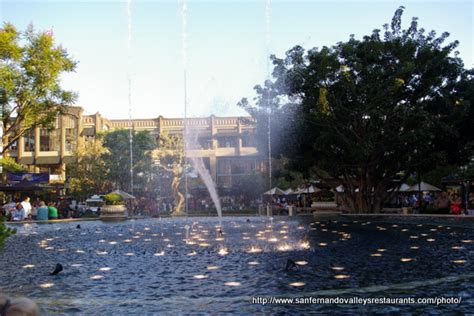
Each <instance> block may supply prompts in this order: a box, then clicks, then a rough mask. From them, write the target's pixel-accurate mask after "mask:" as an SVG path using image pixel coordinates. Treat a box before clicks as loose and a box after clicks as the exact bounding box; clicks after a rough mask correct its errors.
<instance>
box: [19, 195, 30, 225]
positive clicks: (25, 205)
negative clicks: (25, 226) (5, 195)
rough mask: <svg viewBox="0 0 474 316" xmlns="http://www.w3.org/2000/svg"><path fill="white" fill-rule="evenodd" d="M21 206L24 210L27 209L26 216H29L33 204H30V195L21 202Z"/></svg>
mask: <svg viewBox="0 0 474 316" xmlns="http://www.w3.org/2000/svg"><path fill="white" fill-rule="evenodd" d="M21 206H22V207H23V210H24V211H25V218H24V219H27V218H28V215H29V214H30V213H31V204H30V197H28V196H27V197H25V199H24V200H23V202H21Z"/></svg>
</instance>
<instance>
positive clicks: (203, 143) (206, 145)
mask: <svg viewBox="0 0 474 316" xmlns="http://www.w3.org/2000/svg"><path fill="white" fill-rule="evenodd" d="M198 141H199V146H200V147H201V149H212V139H211V138H209V137H199V140H198Z"/></svg>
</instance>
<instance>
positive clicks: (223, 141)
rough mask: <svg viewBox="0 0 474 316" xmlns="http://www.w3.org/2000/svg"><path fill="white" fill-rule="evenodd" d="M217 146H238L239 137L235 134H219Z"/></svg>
mask: <svg viewBox="0 0 474 316" xmlns="http://www.w3.org/2000/svg"><path fill="white" fill-rule="evenodd" d="M217 146H218V147H219V148H232V147H233V148H235V147H237V137H235V136H219V137H217Z"/></svg>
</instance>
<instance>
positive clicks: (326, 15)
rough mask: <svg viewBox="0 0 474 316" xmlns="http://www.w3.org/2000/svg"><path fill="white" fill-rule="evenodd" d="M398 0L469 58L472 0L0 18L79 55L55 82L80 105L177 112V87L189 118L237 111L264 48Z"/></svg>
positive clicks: (88, 11) (2, 10) (313, 38)
mask: <svg viewBox="0 0 474 316" xmlns="http://www.w3.org/2000/svg"><path fill="white" fill-rule="evenodd" d="M400 5H403V6H405V8H406V9H405V12H404V15H403V19H402V21H403V23H402V24H403V26H407V25H408V24H409V23H410V21H411V18H412V17H413V16H416V17H418V18H419V20H418V22H419V27H423V28H425V29H426V30H432V29H434V30H436V31H437V32H438V34H441V33H442V32H444V31H447V32H449V33H450V34H451V36H450V38H449V39H450V40H459V41H460V46H459V48H458V50H459V52H460V57H461V58H462V59H463V60H464V64H465V67H466V68H472V67H474V64H473V63H474V61H473V59H474V58H473V55H474V53H473V39H474V36H473V35H474V23H473V15H474V4H473V1H472V0H464V1H462V0H461V1H460V0H454V1H439V0H438V1H424V0H412V1H403V2H397V1H391V0H378V1H375V0H372V1H349V0H346V1H338V0H333V1H317V0H313V1H309V0H307V1H298V0H296V1H290V0H286V1H277V0H273V1H270V0H259V1H251V0H245V1H244V0H233V1H228V0H220V1H218V0H214V1H211V0H208V1H202V0H201V1H198V0H195V1H193V0H187V1H186V8H187V10H186V14H185V18H184V20H183V14H182V12H183V10H182V8H183V1H182V0H181V1H180V0H176V1H168V0H161V1H160V0H141V1H139V0H130V12H131V15H130V16H129V15H128V14H127V12H128V11H127V0H122V1H112V0H109V1H106V0H102V1H78V0H75V1H71V0H56V1H49V0H0V18H1V20H2V21H3V22H11V23H13V24H14V25H15V26H16V27H17V28H18V29H19V30H25V29H26V27H27V26H28V24H30V23H32V24H33V26H34V27H35V29H36V30H38V31H46V30H50V29H52V30H53V34H54V37H55V42H56V43H57V44H61V45H62V46H63V47H65V48H66V49H67V51H68V53H69V55H70V56H72V58H73V59H75V60H76V61H78V66H77V69H76V71H75V72H74V73H68V74H65V75H63V76H62V78H61V82H62V86H63V87H64V88H65V89H67V90H72V91H75V92H77V93H78V95H79V97H78V101H77V103H76V105H78V106H81V107H83V108H84V109H85V113H86V114H93V113H96V112H100V113H101V114H102V115H103V116H105V117H107V118H111V119H120V118H121V119H127V118H128V117H129V114H130V113H131V116H132V118H155V117H158V116H160V115H162V116H164V117H182V116H183V115H184V113H185V110H184V108H185V107H184V104H185V102H184V95H185V93H184V92H185V91H186V96H187V97H186V100H187V107H186V115H187V116H188V117H198V116H208V115H210V114H214V115H217V116H228V115H230V116H240V115H246V113H245V111H243V110H242V109H240V108H239V107H238V106H237V103H238V101H239V100H241V99H242V98H244V97H247V98H249V99H252V98H253V97H254V96H255V93H254V90H253V87H254V86H255V85H256V84H261V83H262V82H263V81H264V80H265V79H266V78H267V77H268V73H269V63H268V56H269V54H275V55H276V56H278V57H283V56H284V53H285V52H286V51H287V50H288V49H290V48H292V47H293V46H295V45H301V46H303V47H304V48H306V49H310V48H313V47H322V46H331V45H333V44H335V43H337V42H339V41H345V40H347V39H348V38H349V35H350V34H354V35H355V37H356V38H361V37H362V36H364V35H366V34H370V33H371V31H372V30H373V29H375V28H379V29H381V28H382V25H383V24H384V23H390V21H391V18H392V16H393V13H394V12H395V10H396V9H397V8H398V7H399V6H400ZM183 21H185V23H183ZM129 23H130V26H131V27H130V29H131V33H130V34H131V36H130V40H129V35H128V34H129V33H128V32H129ZM183 24H185V25H186V28H185V30H186V31H183ZM183 38H184V40H183ZM183 42H184V43H185V45H184V47H185V48H184V49H183ZM184 60H185V62H183V61H184ZM185 73H186V88H185V85H184V82H185V80H184V77H185V76H184V74H185ZM128 79H130V80H128ZM129 93H130V94H129ZM129 97H130V98H129ZM130 109H131V111H130Z"/></svg>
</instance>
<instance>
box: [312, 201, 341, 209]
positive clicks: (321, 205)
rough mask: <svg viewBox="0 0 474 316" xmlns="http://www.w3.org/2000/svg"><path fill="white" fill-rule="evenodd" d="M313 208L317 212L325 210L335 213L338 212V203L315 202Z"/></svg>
mask: <svg viewBox="0 0 474 316" xmlns="http://www.w3.org/2000/svg"><path fill="white" fill-rule="evenodd" d="M311 207H312V208H314V209H316V210H324V211H335V210H337V204H336V202H313V203H312V204H311Z"/></svg>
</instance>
